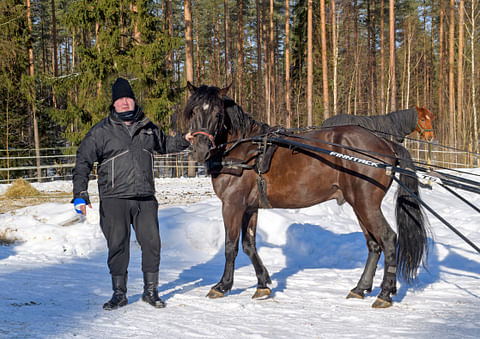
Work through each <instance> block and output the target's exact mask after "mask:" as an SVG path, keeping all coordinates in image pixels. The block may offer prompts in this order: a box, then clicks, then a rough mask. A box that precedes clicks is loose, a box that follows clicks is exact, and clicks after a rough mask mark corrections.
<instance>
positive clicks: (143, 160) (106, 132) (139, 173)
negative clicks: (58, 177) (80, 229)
mask: <svg viewBox="0 0 480 339" xmlns="http://www.w3.org/2000/svg"><path fill="white" fill-rule="evenodd" d="M137 109H140V108H137ZM189 145H190V143H189V142H188V141H187V140H185V137H184V135H177V136H175V137H171V136H166V135H165V134H164V133H163V132H162V131H161V130H160V129H159V128H158V127H157V126H156V125H154V124H153V123H152V122H151V121H150V119H148V118H147V117H145V116H144V115H143V114H141V119H140V121H138V122H137V123H135V125H134V126H133V127H132V131H131V132H130V131H129V130H128V127H127V126H126V125H125V123H124V122H123V121H121V120H120V119H118V118H117V117H115V115H114V114H113V113H111V114H110V116H109V117H108V118H106V119H104V120H102V121H100V122H99V123H98V124H96V125H95V126H93V127H92V128H91V129H90V131H89V132H88V133H87V135H86V136H85V138H84V139H83V140H82V142H81V144H80V147H79V148H78V150H77V157H76V162H75V168H74V170H73V196H74V198H77V197H80V198H84V199H86V201H87V203H88V202H89V201H88V193H87V188H88V177H89V174H90V172H91V171H92V168H93V163H94V162H98V191H99V193H100V199H103V198H112V197H115V198H142V197H150V196H153V195H154V194H155V185H154V179H153V152H154V151H155V152H158V153H162V154H165V153H173V152H178V151H181V150H183V149H185V148H187V147H188V146H189Z"/></svg>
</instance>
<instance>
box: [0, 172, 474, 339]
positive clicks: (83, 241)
mask: <svg viewBox="0 0 480 339" xmlns="http://www.w3.org/2000/svg"><path fill="white" fill-rule="evenodd" d="M472 172H474V173H477V174H478V173H480V171H478V170H472ZM473 179H474V180H477V181H478V179H476V178H475V177H473ZM156 186H157V192H158V193H159V194H158V197H157V198H158V199H159V202H160V209H159V212H158V216H159V220H160V228H161V229H160V232H161V236H162V260H161V266H160V281H159V293H160V296H161V297H162V299H164V300H165V301H166V303H167V307H166V308H165V309H154V308H153V307H151V306H150V305H147V304H146V303H144V302H143V301H142V300H141V294H142V288H143V280H142V273H141V269H140V267H141V262H140V259H141V255H140V254H141V252H140V249H139V246H138V244H137V243H136V242H135V241H134V234H132V240H133V241H132V244H131V260H130V266H129V281H128V299H129V305H128V306H126V307H123V308H121V309H119V310H116V311H111V312H108V311H104V310H103V309H102V305H103V303H104V302H106V301H107V300H108V299H109V298H110V296H111V293H112V292H111V281H110V276H109V274H108V269H107V266H106V255H107V249H106V242H105V240H104V238H103V235H102V232H101V230H100V227H99V225H98V223H99V215H98V199H95V194H96V186H95V183H94V182H92V183H91V185H90V192H91V194H92V197H94V199H92V200H93V202H94V203H93V208H92V209H91V210H90V209H89V210H88V215H87V218H86V219H85V220H77V221H74V222H71V219H72V217H73V216H74V213H73V209H72V205H71V204H69V203H47V204H42V205H38V206H31V207H26V208H22V209H18V210H15V211H11V212H8V213H4V214H0V236H3V238H5V237H6V238H9V239H11V240H15V242H14V243H13V244H11V245H8V246H7V245H3V246H0V337H2V338H3V337H5V338H73V337H75V338H102V337H103V338H148V337H150V338H151V337H161V338H242V337H248V338H304V337H308V338H350V337H351V338H392V337H394V338H452V337H455V338H457V337H458V338H478V337H480V254H479V253H477V252H476V251H475V250H474V249H473V248H471V247H470V246H469V245H467V244H466V243H465V242H464V241H463V240H461V239H460V238H459V237H458V236H457V235H455V234H454V233H453V232H452V231H451V230H449V229H448V228H447V227H446V226H444V225H443V224H442V223H441V222H440V221H438V220H437V219H436V218H435V217H434V216H433V215H431V214H429V213H427V215H428V218H429V220H430V224H431V230H432V232H433V239H432V244H431V247H430V256H429V259H428V263H427V268H428V271H427V270H425V269H421V271H420V275H419V279H418V282H417V284H416V285H413V286H407V285H405V283H402V282H399V283H398V294H397V295H396V296H394V297H393V301H394V303H393V306H392V307H390V308H388V309H373V308H372V307H371V305H372V303H373V301H374V300H375V297H376V295H377V294H378V293H379V292H380V287H379V286H380V283H381V279H382V274H383V262H382V260H383V257H382V259H381V262H380V263H379V269H378V270H377V274H376V276H375V281H374V290H373V292H372V293H371V294H369V295H368V296H366V298H365V299H364V300H353V299H348V300H347V299H345V296H346V295H347V293H348V291H349V290H350V289H351V288H353V287H354V286H355V285H356V283H357V281H358V279H359V278H360V275H361V273H362V269H363V265H364V262H365V259H366V255H367V249H366V246H365V240H364V237H363V235H362V233H361V231H360V228H359V226H358V224H357V221H356V219H355V216H354V214H353V211H352V209H351V208H350V207H349V206H348V205H343V206H338V205H337V204H336V202H335V201H329V202H326V203H324V204H321V205H318V206H314V207H310V208H305V209H298V210H279V209H273V210H261V211H260V215H259V220H258V235H257V244H258V249H259V254H260V256H261V257H262V260H263V262H264V264H265V265H266V267H267V268H268V270H269V272H270V275H271V277H272V281H273V284H272V286H271V287H272V290H273V297H271V298H269V299H266V300H253V299H251V296H252V295H253V293H254V292H255V289H256V282H257V280H256V277H255V273H254V270H253V266H252V265H251V263H250V261H249V259H248V257H247V256H246V255H245V254H243V252H241V250H240V252H239V255H238V257H237V261H236V270H235V282H234V286H233V290H232V291H231V292H230V293H229V294H228V295H227V296H226V297H224V298H221V299H215V300H212V299H208V298H206V297H205V295H206V294H207V293H208V291H209V289H210V287H211V286H212V285H214V284H215V283H217V282H218V281H219V280H220V278H221V275H222V273H223V266H224V255H223V251H224V247H223V246H224V231H223V222H222V216H221V203H220V201H219V200H218V198H216V197H215V195H214V194H213V190H212V187H211V184H210V181H209V179H208V178H194V179H185V178H183V179H158V180H157V182H156ZM35 187H36V188H37V189H39V190H40V191H42V192H70V191H71V188H72V187H71V183H70V182H61V181H60V182H52V183H42V184H35ZM6 188H7V186H6V185H0V193H3V192H5V190H6ZM395 191H396V187H395V186H394V187H392V189H390V191H389V193H388V195H387V196H386V198H385V200H384V203H383V205H382V210H383V211H384V214H385V215H386V218H387V220H389V222H390V223H391V225H392V227H394V228H395V225H394V210H393V206H394V193H395ZM458 193H460V194H461V195H462V196H463V197H465V198H467V199H468V200H469V201H470V202H471V203H473V204H474V205H476V206H480V196H479V195H477V194H474V193H469V192H464V191H458ZM422 197H423V199H424V200H425V201H426V202H427V203H428V204H429V205H431V206H432V208H433V209H434V210H435V211H437V212H438V213H440V214H441V215H442V216H443V217H444V218H446V219H447V220H448V221H449V222H450V223H451V224H452V225H454V226H455V227H457V228H458V230H459V231H460V232H462V233H463V234H464V235H465V236H466V237H468V238H469V239H470V240H471V241H473V242H474V243H475V244H476V245H477V246H479V245H480V232H479V225H480V215H479V214H478V212H476V211H475V210H473V209H472V208H471V207H469V206H467V205H466V204H464V203H463V202H461V201H460V200H458V199H457V198H455V197H454V196H453V195H451V194H450V193H448V192H447V191H446V190H444V189H443V188H442V187H440V186H438V185H434V186H433V189H432V190H425V189H424V190H422ZM65 223H67V224H69V223H70V226H62V224H65ZM132 233H133V232H132Z"/></svg>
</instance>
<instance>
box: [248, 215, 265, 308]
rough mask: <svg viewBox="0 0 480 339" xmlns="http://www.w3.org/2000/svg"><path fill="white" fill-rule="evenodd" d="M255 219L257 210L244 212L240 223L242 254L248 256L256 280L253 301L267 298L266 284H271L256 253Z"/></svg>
mask: <svg viewBox="0 0 480 339" xmlns="http://www.w3.org/2000/svg"><path fill="white" fill-rule="evenodd" d="M257 217H258V210H255V211H253V212H246V213H245V214H244V220H243V221H242V247H243V252H245V254H246V255H248V257H249V258H250V260H251V262H252V264H253V267H254V269H255V274H256V275H257V279H258V284H257V291H256V292H255V294H254V295H253V296H252V298H254V299H255V298H261V297H265V296H269V295H270V293H271V290H270V288H269V287H268V286H267V284H271V283H272V281H271V280H270V276H269V274H268V271H267V269H266V268H265V266H264V265H263V263H262V260H261V259H260V256H259V255H258V253H257V246H256V240H255V236H256V232H257Z"/></svg>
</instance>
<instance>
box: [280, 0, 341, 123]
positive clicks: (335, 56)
mask: <svg viewBox="0 0 480 339" xmlns="http://www.w3.org/2000/svg"><path fill="white" fill-rule="evenodd" d="M287 2H288V0H287ZM331 6H332V45H333V46H332V48H333V60H332V63H333V65H332V66H333V115H337V101H338V99H337V95H338V93H337V91H338V85H337V81H338V80H337V77H338V71H337V67H338V36H337V10H336V8H335V0H334V1H332V3H331Z"/></svg>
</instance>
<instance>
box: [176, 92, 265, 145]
mask: <svg viewBox="0 0 480 339" xmlns="http://www.w3.org/2000/svg"><path fill="white" fill-rule="evenodd" d="M219 91H220V89H219V88H218V87H213V86H212V87H208V86H205V85H203V86H201V87H199V88H198V89H197V90H196V91H195V92H194V93H193V94H192V95H191V96H190V97H189V99H188V102H187V105H186V107H185V110H184V114H183V118H184V119H185V121H187V122H188V121H189V120H190V119H191V118H192V116H193V109H194V108H195V107H196V106H200V105H202V106H203V105H205V104H208V105H209V107H210V108H209V110H212V109H213V107H215V106H217V107H218V106H220V107H222V106H223V108H224V111H225V113H226V115H227V116H226V120H229V122H228V125H229V126H228V127H229V128H230V131H231V132H232V133H233V134H241V135H242V136H246V135H249V134H250V133H256V132H259V133H262V132H264V131H266V130H267V129H268V128H269V127H268V125H267V124H264V123H260V122H258V121H256V120H255V119H253V118H252V117H251V116H250V115H248V114H247V113H245V112H244V111H243V109H242V108H241V107H240V106H239V105H237V103H236V102H235V101H234V100H233V99H231V98H229V97H227V96H224V97H223V98H220V95H219ZM210 113H211V111H210Z"/></svg>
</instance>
